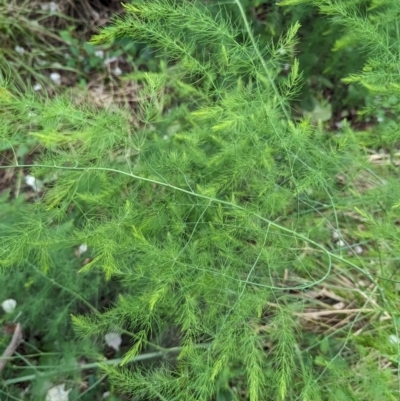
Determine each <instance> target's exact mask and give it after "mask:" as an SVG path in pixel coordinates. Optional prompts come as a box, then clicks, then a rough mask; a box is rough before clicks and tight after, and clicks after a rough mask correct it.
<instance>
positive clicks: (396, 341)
mask: <svg viewBox="0 0 400 401" xmlns="http://www.w3.org/2000/svg"><path fill="white" fill-rule="evenodd" d="M389 342H390V344H399V343H400V340H399V337H397V336H396V335H395V334H391V335H390V336H389Z"/></svg>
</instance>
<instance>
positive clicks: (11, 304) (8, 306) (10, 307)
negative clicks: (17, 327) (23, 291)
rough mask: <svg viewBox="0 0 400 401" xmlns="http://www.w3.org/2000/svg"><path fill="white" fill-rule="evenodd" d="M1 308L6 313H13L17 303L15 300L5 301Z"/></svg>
mask: <svg viewBox="0 0 400 401" xmlns="http://www.w3.org/2000/svg"><path fill="white" fill-rule="evenodd" d="M1 307H2V308H3V311H4V312H6V313H12V312H14V310H15V308H16V307H17V301H16V300H15V299H11V298H10V299H6V300H5V301H3V302H2V303H1Z"/></svg>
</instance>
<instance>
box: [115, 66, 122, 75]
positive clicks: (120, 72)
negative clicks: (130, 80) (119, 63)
mask: <svg viewBox="0 0 400 401" xmlns="http://www.w3.org/2000/svg"><path fill="white" fill-rule="evenodd" d="M114 74H115V75H121V74H122V70H121V68H119V67H115V68H114Z"/></svg>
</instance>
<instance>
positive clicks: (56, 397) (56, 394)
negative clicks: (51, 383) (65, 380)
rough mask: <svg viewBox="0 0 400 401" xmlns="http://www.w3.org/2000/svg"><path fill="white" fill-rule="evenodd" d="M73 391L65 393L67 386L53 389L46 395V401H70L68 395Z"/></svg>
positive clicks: (61, 385) (63, 385) (62, 385)
mask: <svg viewBox="0 0 400 401" xmlns="http://www.w3.org/2000/svg"><path fill="white" fill-rule="evenodd" d="M70 391H71V389H69V390H67V391H65V384H60V385H58V386H55V387H52V388H51V389H50V390H49V391H48V392H47V394H46V401H68V393H69V392H70Z"/></svg>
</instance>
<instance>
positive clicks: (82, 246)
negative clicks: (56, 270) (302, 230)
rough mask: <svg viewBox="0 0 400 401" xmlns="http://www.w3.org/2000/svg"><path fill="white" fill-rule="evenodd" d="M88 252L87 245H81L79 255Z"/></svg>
mask: <svg viewBox="0 0 400 401" xmlns="http://www.w3.org/2000/svg"><path fill="white" fill-rule="evenodd" d="M86 251H87V245H86V244H81V245H79V248H78V252H79V255H82V254H83V253H85V252H86Z"/></svg>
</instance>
